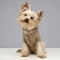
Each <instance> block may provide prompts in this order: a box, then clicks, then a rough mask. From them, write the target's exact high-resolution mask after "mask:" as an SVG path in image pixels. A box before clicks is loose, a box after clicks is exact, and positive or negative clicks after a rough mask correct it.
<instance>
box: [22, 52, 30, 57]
mask: <svg viewBox="0 0 60 60" xmlns="http://www.w3.org/2000/svg"><path fill="white" fill-rule="evenodd" d="M21 56H22V57H27V56H29V53H25V52H24V53H22V54H21Z"/></svg>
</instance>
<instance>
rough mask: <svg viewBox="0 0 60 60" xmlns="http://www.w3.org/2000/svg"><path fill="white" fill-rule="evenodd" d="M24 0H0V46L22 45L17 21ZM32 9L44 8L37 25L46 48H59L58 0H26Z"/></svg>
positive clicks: (59, 18)
mask: <svg viewBox="0 0 60 60" xmlns="http://www.w3.org/2000/svg"><path fill="white" fill-rule="evenodd" d="M24 1H25V0H0V48H15V47H17V48H18V47H21V46H22V28H21V27H20V26H19V25H18V23H17V17H18V11H19V9H20V7H21V5H22V4H23V3H24ZM28 1H29V3H30V4H31V8H32V10H35V11H38V10H41V9H42V10H44V17H43V19H42V22H41V24H40V25H39V31H40V34H41V36H42V38H43V40H44V42H45V44H46V47H48V48H60V0H28Z"/></svg>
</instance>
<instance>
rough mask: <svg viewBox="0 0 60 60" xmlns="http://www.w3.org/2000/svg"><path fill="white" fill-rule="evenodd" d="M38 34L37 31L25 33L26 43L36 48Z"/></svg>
mask: <svg viewBox="0 0 60 60" xmlns="http://www.w3.org/2000/svg"><path fill="white" fill-rule="evenodd" d="M36 33H37V30H34V31H31V32H26V31H24V39H25V42H26V43H27V45H29V46H30V47H35V46H36V43H37V39H36Z"/></svg>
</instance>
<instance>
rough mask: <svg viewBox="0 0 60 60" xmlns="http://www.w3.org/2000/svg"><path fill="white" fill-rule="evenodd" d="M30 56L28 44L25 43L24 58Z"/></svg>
mask: <svg viewBox="0 0 60 60" xmlns="http://www.w3.org/2000/svg"><path fill="white" fill-rule="evenodd" d="M28 55H29V49H28V46H27V44H26V42H24V41H23V44H22V57H26V56H28Z"/></svg>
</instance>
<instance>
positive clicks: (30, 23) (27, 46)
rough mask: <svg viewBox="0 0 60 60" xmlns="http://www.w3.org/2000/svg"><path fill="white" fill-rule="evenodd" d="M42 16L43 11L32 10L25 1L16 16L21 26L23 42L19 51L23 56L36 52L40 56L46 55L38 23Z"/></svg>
mask: <svg viewBox="0 0 60 60" xmlns="http://www.w3.org/2000/svg"><path fill="white" fill-rule="evenodd" d="M42 17H43V11H37V12H35V11H32V10H31V9H30V5H29V4H28V2H25V3H24V4H23V5H22V7H21V9H20V11H19V16H18V23H19V25H21V26H22V27H23V42H22V48H21V50H20V49H19V50H17V52H21V53H22V56H23V57H26V56H28V55H30V54H31V53H33V54H36V55H37V56H38V57H40V58H45V57H46V49H45V45H44V43H43V41H42V39H41V37H40V34H39V30H38V24H39V23H40V22H41V19H42Z"/></svg>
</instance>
